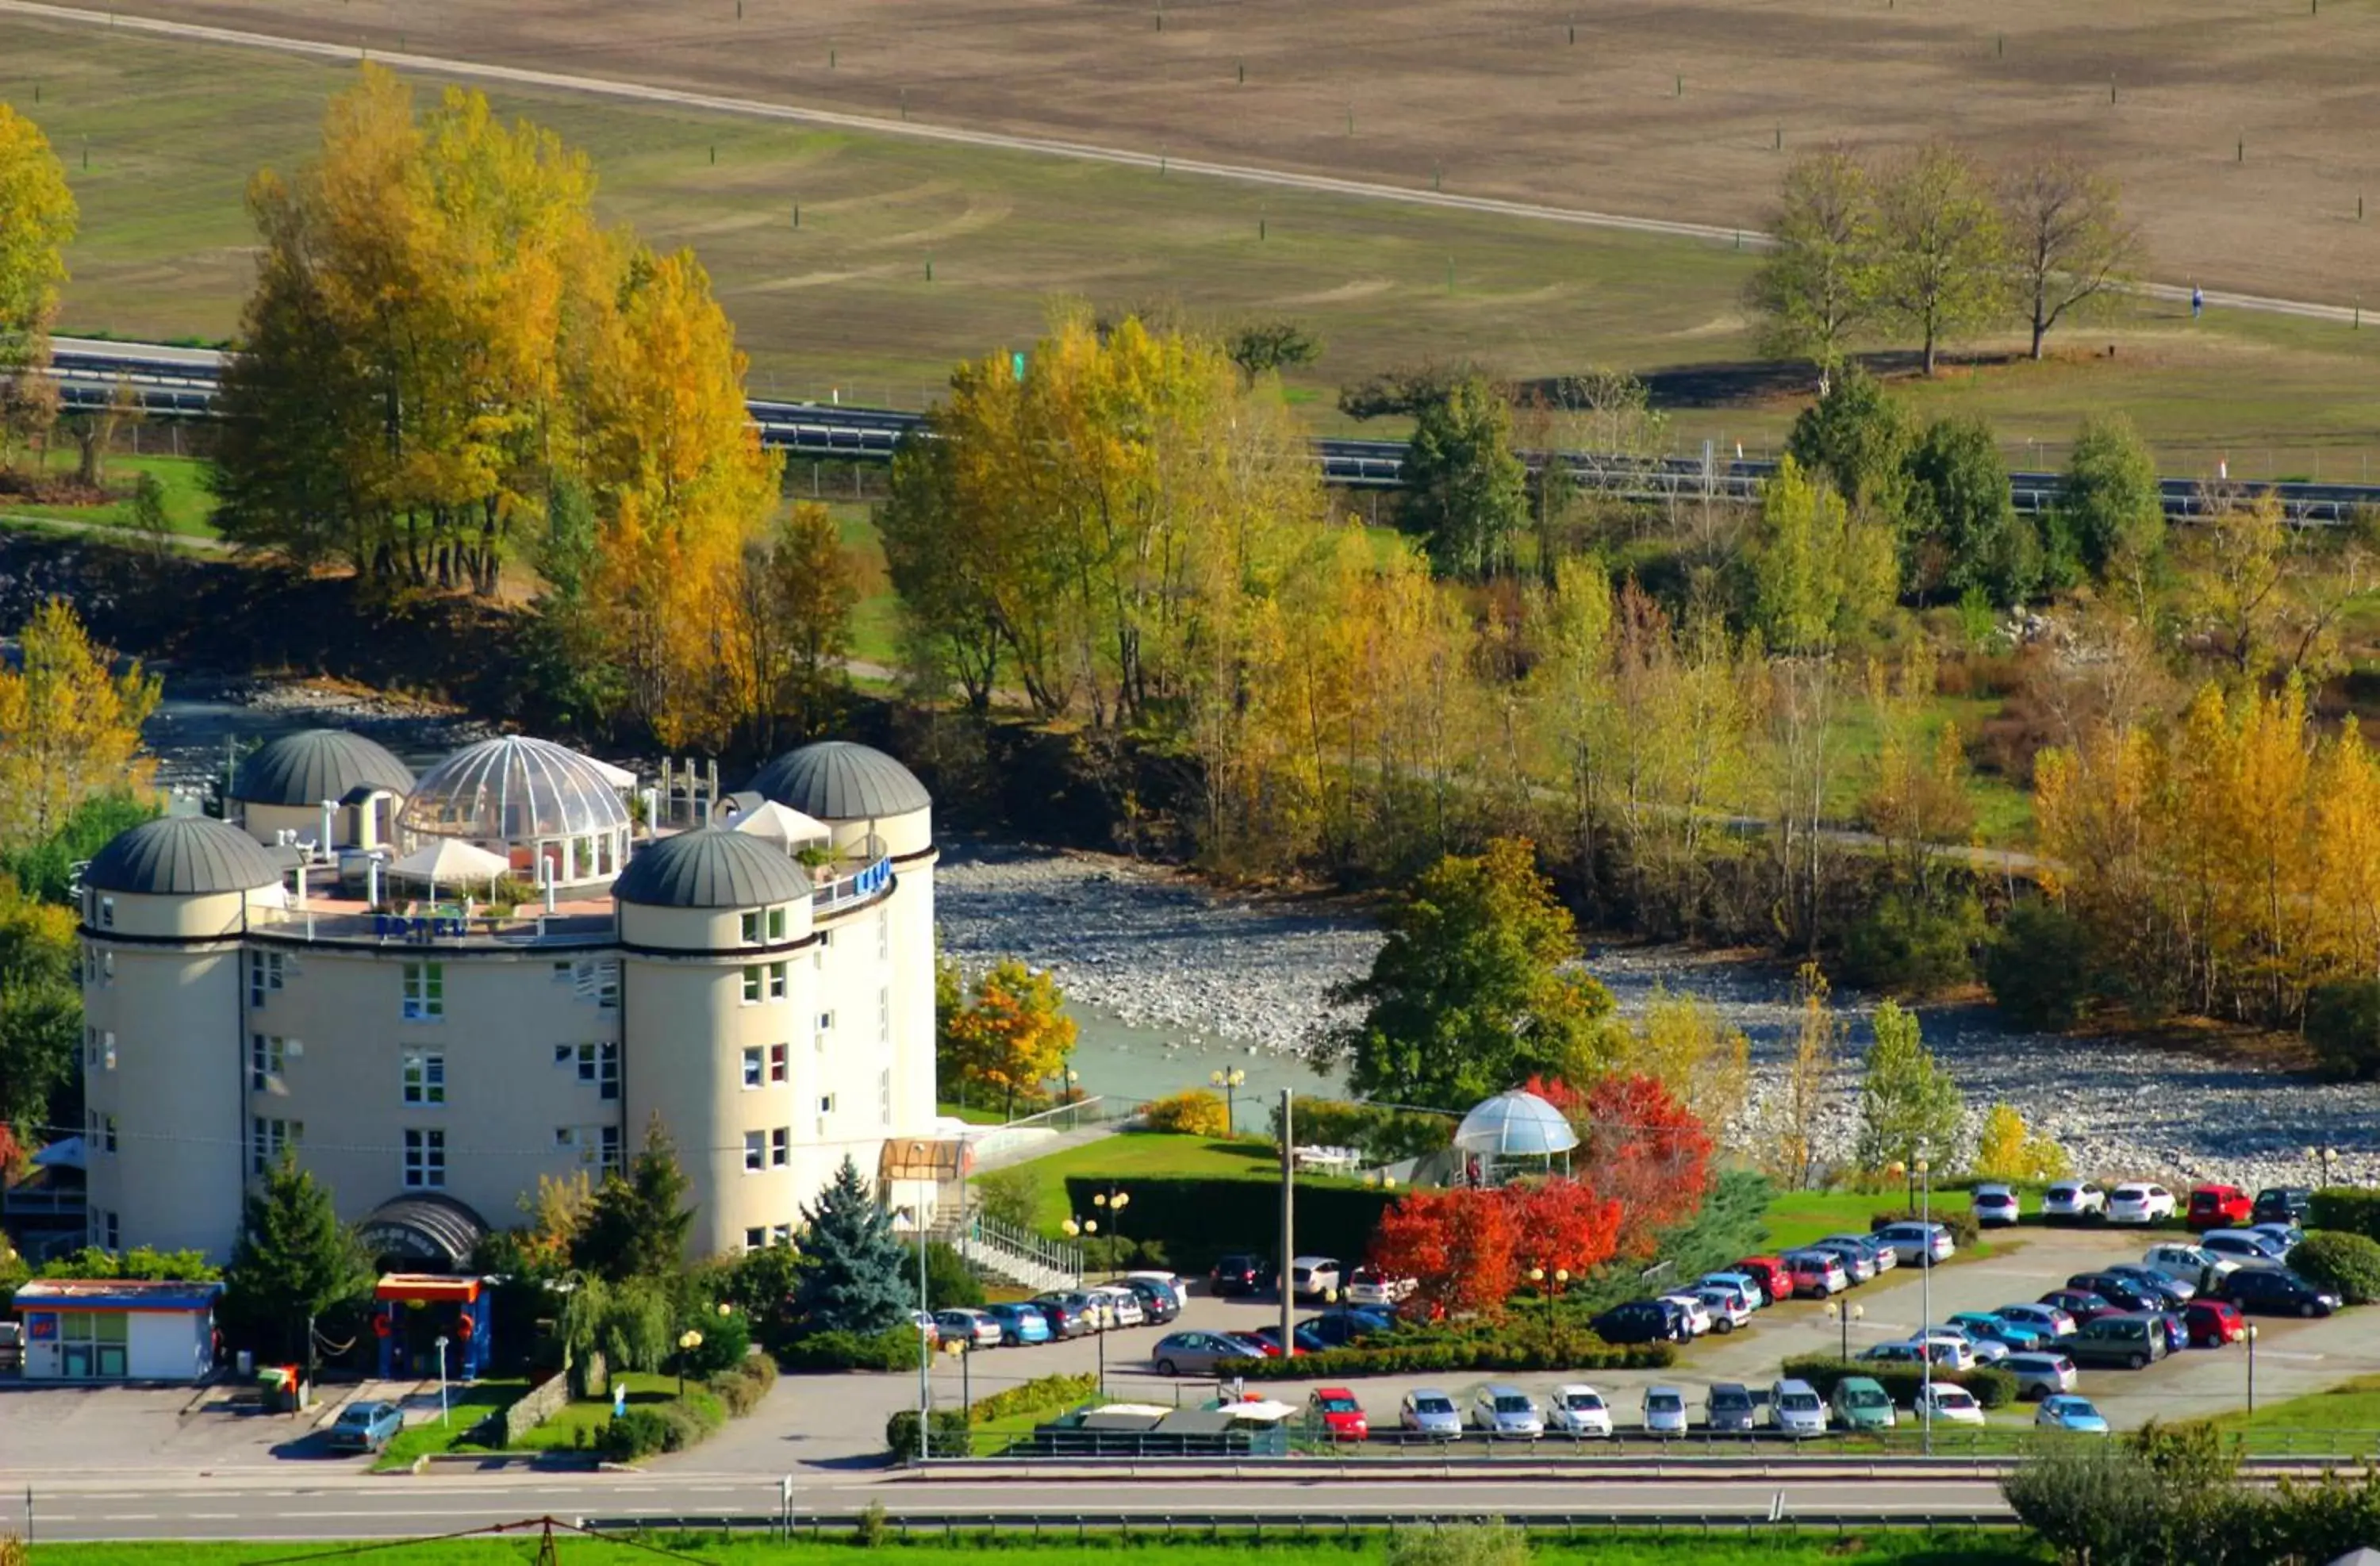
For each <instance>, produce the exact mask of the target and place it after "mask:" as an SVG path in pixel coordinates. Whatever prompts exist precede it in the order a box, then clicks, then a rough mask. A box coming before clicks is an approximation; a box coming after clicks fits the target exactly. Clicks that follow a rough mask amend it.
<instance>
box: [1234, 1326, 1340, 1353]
mask: <svg viewBox="0 0 2380 1566" xmlns="http://www.w3.org/2000/svg"><path fill="white" fill-rule="evenodd" d="M1293 1333H1294V1334H1295V1338H1296V1341H1297V1352H1298V1353H1300V1354H1320V1353H1321V1352H1322V1351H1323V1350H1325V1349H1327V1348H1329V1347H1330V1344H1329V1343H1328V1342H1326V1341H1323V1337H1322V1334H1321V1333H1319V1332H1317V1331H1316V1330H1315V1329H1313V1328H1311V1327H1308V1326H1305V1324H1304V1323H1300V1324H1299V1325H1298V1326H1297V1327H1295V1328H1294V1329H1293ZM1239 1335H1240V1336H1241V1337H1243V1338H1245V1339H1247V1340H1248V1341H1251V1342H1256V1343H1262V1344H1263V1345H1264V1346H1265V1348H1266V1350H1267V1351H1268V1354H1269V1355H1270V1356H1275V1357H1277V1356H1278V1355H1279V1354H1280V1353H1281V1329H1280V1327H1278V1326H1273V1327H1259V1328H1257V1329H1256V1330H1255V1331H1253V1332H1243V1333H1241V1334H1239Z"/></svg>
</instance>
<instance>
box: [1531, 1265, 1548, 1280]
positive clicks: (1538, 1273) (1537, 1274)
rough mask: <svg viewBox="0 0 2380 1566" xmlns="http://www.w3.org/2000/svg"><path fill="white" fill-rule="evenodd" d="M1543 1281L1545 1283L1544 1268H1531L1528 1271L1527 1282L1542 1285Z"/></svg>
mask: <svg viewBox="0 0 2380 1566" xmlns="http://www.w3.org/2000/svg"><path fill="white" fill-rule="evenodd" d="M1529 1281H1530V1282H1532V1283H1542V1282H1544V1281H1546V1269H1544V1268H1542V1267H1533V1268H1531V1269H1529Z"/></svg>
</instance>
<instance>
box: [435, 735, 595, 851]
mask: <svg viewBox="0 0 2380 1566" xmlns="http://www.w3.org/2000/svg"><path fill="white" fill-rule="evenodd" d="M396 826H397V832H398V835H399V837H400V839H401V840H402V843H403V846H404V847H405V849H406V851H407V852H408V853H410V852H411V851H413V850H415V849H417V848H419V847H422V846H424V845H425V844H427V843H428V842H429V841H430V840H432V839H435V838H442V837H451V838H460V839H461V840H463V841H464V842H466V843H469V844H475V845H477V846H479V847H480V848H485V849H488V850H490V851H491V852H492V853H496V854H501V855H503V856H504V857H505V859H506V860H507V861H508V862H509V863H510V865H511V866H512V869H513V873H514V874H516V875H518V876H520V877H521V878H522V879H524V880H540V879H551V880H553V882H554V883H555V884H556V885H560V886H584V885H587V884H589V883H590V882H597V881H608V880H611V879H612V878H613V876H616V875H618V874H619V873H620V868H621V867H622V866H623V865H625V864H626V863H627V859H628V832H629V819H628V807H627V803H626V801H625V800H624V799H623V798H622V797H621V788H620V785H619V784H618V783H615V782H614V781H613V778H612V776H610V775H608V770H607V769H605V768H604V767H602V766H601V763H599V762H597V761H595V760H594V759H591V758H589V757H585V756H581V755H579V754H578V753H577V751H575V750H572V749H570V748H569V747H566V746H560V745H556V744H554V743H553V741H551V740H543V739H531V738H528V736H526V735H523V734H506V735H505V736H504V737H503V738H501V739H491V740H482V741H481V742H480V743H479V744H478V745H473V746H467V747H464V748H463V749H461V750H458V751H456V752H455V754H454V755H452V756H449V757H448V758H446V759H444V760H443V761H441V762H439V763H438V765H436V766H435V767H432V768H431V769H430V771H427V772H424V773H423V774H422V775H421V781H420V782H419V783H418V784H416V785H415V787H414V790H413V794H412V796H411V797H409V798H408V799H407V800H406V802H405V808H404V809H403V810H401V811H400V812H398V814H397V818H396ZM540 862H542V863H543V864H544V866H545V867H546V876H545V877H543V878H540V876H539V873H538V871H539V866H540Z"/></svg>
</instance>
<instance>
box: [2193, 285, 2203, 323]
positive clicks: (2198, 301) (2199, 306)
mask: <svg viewBox="0 0 2380 1566" xmlns="http://www.w3.org/2000/svg"><path fill="white" fill-rule="evenodd" d="M2205 313H2206V290H2205V289H2204V288H2201V287H2200V286H2199V285H2197V284H2195V283H2193V284H2192V285H2190V319H2191V320H2192V321H2196V320H2197V319H2198V318H2199V317H2200V316H2202V315H2204V314H2205Z"/></svg>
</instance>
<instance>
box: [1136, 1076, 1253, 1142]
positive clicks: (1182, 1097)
mask: <svg viewBox="0 0 2380 1566" xmlns="http://www.w3.org/2000/svg"><path fill="white" fill-rule="evenodd" d="M1140 1118H1141V1121H1142V1123H1144V1124H1146V1125H1147V1127H1148V1129H1150V1130H1151V1131H1165V1132H1171V1133H1172V1134H1173V1135H1178V1136H1226V1135H1230V1134H1231V1133H1230V1130H1229V1127H1230V1119H1229V1115H1228V1112H1227V1111H1226V1110H1225V1109H1224V1106H1223V1100H1222V1099H1221V1098H1220V1097H1219V1096H1217V1095H1215V1094H1213V1093H1209V1092H1207V1091H1206V1090H1205V1089H1203V1088H1196V1087H1194V1088H1192V1089H1191V1090H1190V1091H1188V1092H1186V1093H1176V1094H1174V1095H1173V1096H1172V1098H1170V1099H1150V1100H1149V1101H1148V1102H1147V1103H1146V1104H1144V1105H1142V1106H1141V1111H1140Z"/></svg>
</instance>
